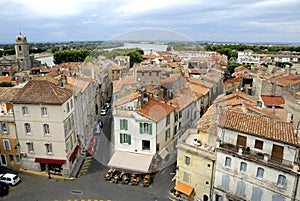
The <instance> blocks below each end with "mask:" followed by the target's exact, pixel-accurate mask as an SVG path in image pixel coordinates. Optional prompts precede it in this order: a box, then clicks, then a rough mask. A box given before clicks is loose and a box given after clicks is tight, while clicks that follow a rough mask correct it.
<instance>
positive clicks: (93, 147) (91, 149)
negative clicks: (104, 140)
mask: <svg viewBox="0 0 300 201" xmlns="http://www.w3.org/2000/svg"><path fill="white" fill-rule="evenodd" d="M96 147H97V137H96V136H92V138H91V139H90V143H89V146H88V148H87V150H86V154H87V155H93V154H94V153H95V151H96Z"/></svg>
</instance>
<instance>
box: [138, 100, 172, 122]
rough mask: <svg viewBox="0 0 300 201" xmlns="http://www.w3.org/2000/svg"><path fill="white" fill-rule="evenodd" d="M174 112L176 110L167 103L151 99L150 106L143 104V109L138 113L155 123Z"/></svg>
mask: <svg viewBox="0 0 300 201" xmlns="http://www.w3.org/2000/svg"><path fill="white" fill-rule="evenodd" d="M174 110H175V108H173V107H170V106H169V105H168V104H166V103H162V102H161V101H158V100H154V99H152V98H149V99H148V104H142V108H141V109H139V110H136V112H137V113H139V114H141V115H143V116H145V117H147V118H150V119H152V120H154V121H159V120H161V119H162V118H164V117H165V116H167V115H168V114H170V113H171V112H172V111H174Z"/></svg>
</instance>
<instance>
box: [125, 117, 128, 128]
mask: <svg viewBox="0 0 300 201" xmlns="http://www.w3.org/2000/svg"><path fill="white" fill-rule="evenodd" d="M124 121H125V130H128V120H127V119H126V120H124Z"/></svg>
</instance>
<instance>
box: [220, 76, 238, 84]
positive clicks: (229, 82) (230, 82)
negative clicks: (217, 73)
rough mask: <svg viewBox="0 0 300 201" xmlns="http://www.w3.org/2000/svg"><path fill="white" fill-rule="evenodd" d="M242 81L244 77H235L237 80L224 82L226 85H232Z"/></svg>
mask: <svg viewBox="0 0 300 201" xmlns="http://www.w3.org/2000/svg"><path fill="white" fill-rule="evenodd" d="M241 79H242V77H235V78H232V79H230V80H226V81H225V82H224V84H225V85H226V84H232V83H234V82H240V81H241Z"/></svg>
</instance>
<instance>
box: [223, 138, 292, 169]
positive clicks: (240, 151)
mask: <svg viewBox="0 0 300 201" xmlns="http://www.w3.org/2000/svg"><path fill="white" fill-rule="evenodd" d="M220 150H222V151H225V152H228V151H229V152H232V153H234V154H236V155H240V156H241V157H246V158H247V159H248V160H252V161H258V162H262V163H268V164H269V165H272V166H277V167H278V166H281V167H284V168H293V167H294V165H293V164H294V163H293V161H289V160H284V159H282V160H278V159H274V158H272V156H270V155H269V154H267V153H262V152H257V151H254V150H252V149H250V148H249V147H247V148H244V147H238V146H236V145H233V144H229V143H221V144H220Z"/></svg>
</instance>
